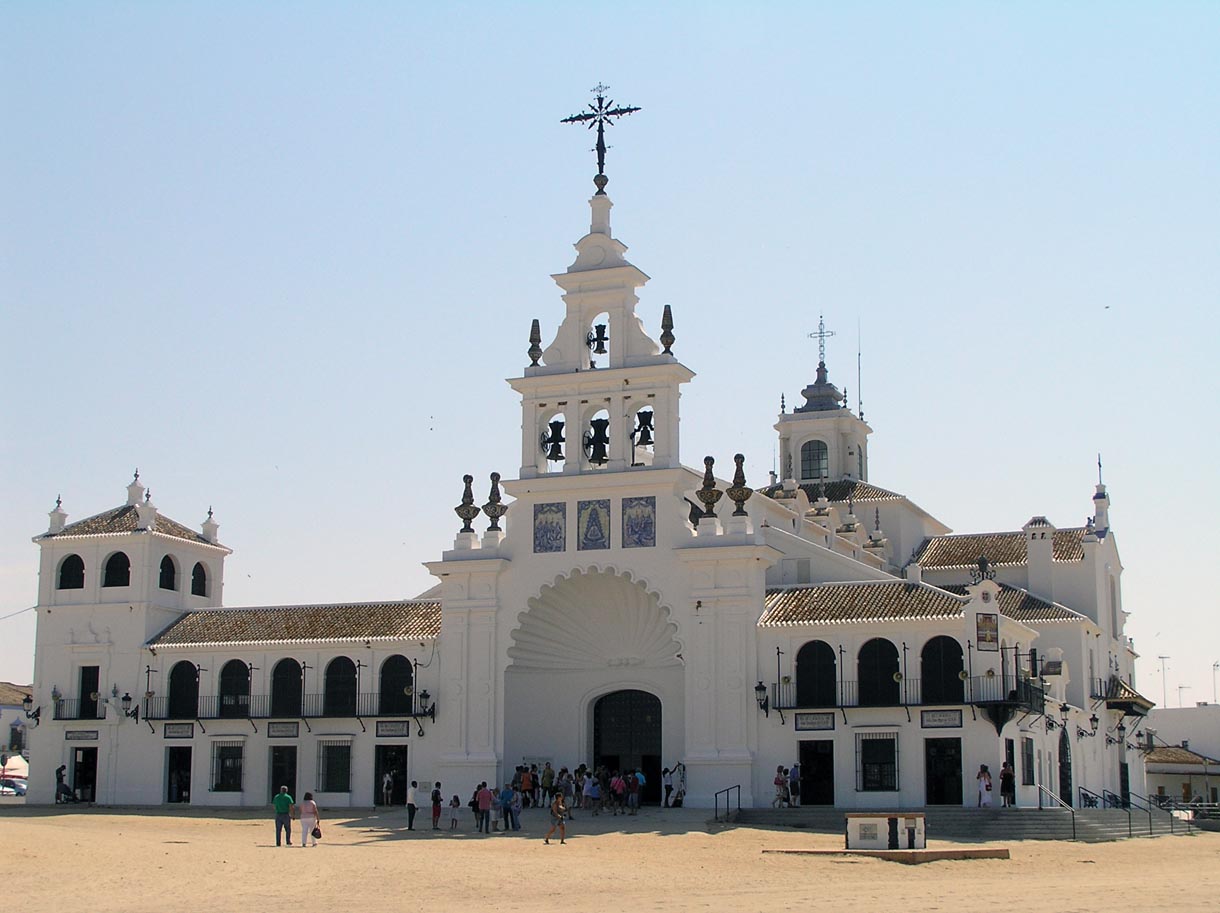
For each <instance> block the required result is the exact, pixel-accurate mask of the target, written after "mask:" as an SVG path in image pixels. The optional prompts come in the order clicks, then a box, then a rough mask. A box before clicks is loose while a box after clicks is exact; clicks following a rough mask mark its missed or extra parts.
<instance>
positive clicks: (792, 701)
mask: <svg viewBox="0 0 1220 913" xmlns="http://www.w3.org/2000/svg"><path fill="white" fill-rule="evenodd" d="M807 690H808V691H810V692H811V693H809V694H798V691H797V683H796V682H795V681H787V682H775V683H773V684H772V685H771V706H772V707H774V708H775V709H777V710H826V709H832V708H834V709H837V708H840V707H902V706H907V707H918V706H924V707H943V706H945V705H946V704H950V705H953V704H1013V705H1016V706H1018V707H1022V708H1024V709H1026V710H1029V711H1031V712H1035V713H1042V712H1043V711H1044V710H1045V708H1046V695H1045V692H1044V691H1043V690H1042V689H1041V688H1040V687H1039V686H1037V685H1035V684H1034V683H1033V682H1031V681H1030V680H1029V679H1027V678H1019V679H1016V680H1014V679H1012V678H1005V677H1001V676H996V677H993V678H989V677H987V676H985V675H976V676H973V677H971V678H967V679H965V680H962V679H953V680H952V681H945V682H939V681H938V682H928V683H927V687H925V683H924V682H923V681H922V680H920V679H914V678H912V679H903V680H902V681H899V682H893V681H884V680H883V681H880V682H876V683H871V685H870V683H865V687H864V689H863V692H862V691H861V688H860V683H859V682H854V681H837V682H834V683H833V685H830V684H829V683H827V684H824V685H823V687H817V688H811V689H807Z"/></svg>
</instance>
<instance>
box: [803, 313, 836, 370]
mask: <svg viewBox="0 0 1220 913" xmlns="http://www.w3.org/2000/svg"><path fill="white" fill-rule="evenodd" d="M834 334H835V331H834V330H828V329H826V322H825V321H824V320H823V319H822V315H821V314H818V331H817V332H816V333H810V334H809V338H810V339H816V340H817V341H818V362H819V363H820V364H825V363H826V340H827V339H829V338H830V337H831V336H833V335H834Z"/></svg>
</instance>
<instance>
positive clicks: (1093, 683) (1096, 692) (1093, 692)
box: [1089, 678, 1110, 701]
mask: <svg viewBox="0 0 1220 913" xmlns="http://www.w3.org/2000/svg"><path fill="white" fill-rule="evenodd" d="M1109 691H1110V680H1109V679H1108V678H1094V679H1090V680H1089V700H1092V701H1102V700H1105V699H1106V698H1107V697H1109V696H1110V694H1109Z"/></svg>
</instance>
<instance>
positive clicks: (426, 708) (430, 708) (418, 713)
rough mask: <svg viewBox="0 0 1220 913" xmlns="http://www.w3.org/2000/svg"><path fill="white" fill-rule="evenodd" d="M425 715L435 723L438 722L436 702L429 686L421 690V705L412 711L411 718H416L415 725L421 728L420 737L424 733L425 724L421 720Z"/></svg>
mask: <svg viewBox="0 0 1220 913" xmlns="http://www.w3.org/2000/svg"><path fill="white" fill-rule="evenodd" d="M425 716H426V717H428V719H430V720H432V722H433V723H435V722H436V702H435V701H433V700H432V695H431V694H429V693H428V689H427V688H425V689H424V690H423V691H421V692H419V707H418V708H416V709H414V710H412V712H411V719H413V720H415V727H416V729H418V730H419V732H418V735H419V737H420V738H423V735H424V724H423V723H421V722H420V719H421V717H425Z"/></svg>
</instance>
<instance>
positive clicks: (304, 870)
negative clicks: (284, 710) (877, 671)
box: [0, 804, 1220, 913]
mask: <svg viewBox="0 0 1220 913" xmlns="http://www.w3.org/2000/svg"><path fill="white" fill-rule="evenodd" d="M462 812H463V817H462V819H461V828H462V829H461V830H460V831H459V832H456V833H452V834H451V833H450V832H449V831H439V832H433V831H432V830H430V829H428V830H424V831H419V830H417V831H416V832H414V833H407V832H406V831H405V827H406V813H405V812H404V811H401V810H393V811H390V812H375V813H374V812H368V813H357V814H355V815H353V814H351V813H348V814H343V815H339V814H336V816H335V817H334V818H330V817H329V816H328V815H327V814H326V811H325V809H323V816H324V820H323V830H324V840H323V842H322V845H320V846H318V847H317V848H316V849H315V848H313V847H309V848H305V849H302V848H301V847H299V846H293V847H292V848H277V847H276V846H275V838H274V833H273V827H272V823H271V820H270V819H269V817H268V816H266V815H263V814H255V813H248V812H234V813H231V814H229V813H216V812H214V811H205V810H202V809H200V810H188V811H186V812H185V813H180V812H179V811H177V810H175V811H174V812H172V813H170V812H167V811H165V810H163V809H149V810H146V811H140V810H132V809H123V810H112V809H80V810H76V809H68V810H61V809H55V808H26V807H24V806H22V805H18V804H12V805H10V804H5V805H2V806H0V836H2V838H3V848H4V849H3V853H2V854H0V880H2V883H3V884H4V886H5V897H6V898H7V899H8V901H9V902H10V903H13V904H14V907H13V908H14V909H20V910H23V911H30V913H40V911H44V910H45V911H56V913H63V911H79V910H88V911H99V913H109V911H123V913H128V911H137V913H138V911H157V913H174V911H190V913H199V911H230V910H231V911H245V910H251V911H271V913H274V911H289V910H290V911H293V913H302V911H307V913H308V911H340V910H342V911H350V910H372V911H380V910H416V909H418V910H428V911H449V910H455V911H458V910H462V911H464V910H476V911H485V910H522V911H531V913H560V911H562V913H579V911H584V910H590V911H594V910H596V911H613V910H629V911H650V910H677V911H695V910H699V911H702V910H717V911H719V910H725V909H727V910H743V911H755V910H757V911H764V910H765V911H771V910H777V911H778V910H801V911H808V910H832V909H842V910H866V911H871V910H877V911H883V910H902V911H913V910H914V911H923V910H944V911H950V913H973V911H980V910H993V909H994V910H999V909H1002V908H1003V909H1035V910H1056V911H1063V913H1070V911H1100V910H1127V909H1131V910H1136V909H1138V910H1141V911H1157V910H1174V911H1177V913H1188V911H1201V910H1220V864H1218V862H1220V834H1215V833H1211V834H1208V833H1204V834H1196V835H1194V836H1190V837H1161V838H1157V839H1147V838H1145V839H1136V840H1127V841H1122V842H1118V843H1106V844H1075V843H1053V842H1043V841H1015V842H1012V843H1008V844H999V845H1005V846H1008V847H1009V848H1010V850H1011V852H1012V858H1011V859H1010V860H1007V861H1000V860H981V861H980V860H975V861H961V862H935V863H930V864H926V865H921V866H903V865H898V864H895V863H891V862H883V861H881V860H876V859H862V858H847V857H821V856H793V855H773V854H767V855H764V854H762V853H761V850H763V849H764V848H767V849H792V848H826V849H832V848H840V847H842V838H841V837H838V836H835V835H827V834H809V833H805V832H802V831H796V830H787V829H762V828H736V827H720V826H716V825H714V824H712V825H709V823H708V817H709V816H708V813H707V812H705V811H702V810H696V809H682V810H677V811H665V812H663V811H661V810H659V809H646V810H644V811H642V812H641V813H640V815H639V816H638V817H635V818H624V817H619V818H612V817H611V818H607V817H599V818H590V817H588V816H587V815H584V814H578V816H577V818H576V820H575V821H573V822H572V827H571V830H570V832H569V839H568V843H567V845H565V846H558V845H555V844H552V845H551V846H545V845H544V844H543V842H542V839H541V836H542V833H543V831H544V830H545V827H544V824H543V820H544V819H543V813H542V812H537V811H534V812H531V811H528V810H527V811H526V812H525V820H524V822H523V824H524V830H523V831H522V832H521V833H519V834H511V835H506V834H492V835H491V836H489V837H482V836H479V835H477V834H475V833H473V829H472V826H471V818H470V813H469V811H468V810H466V809H463V810H462ZM423 818H424V816H423V815H422V814H421V815H420V817H419V819H417V822H416V823H417V825H418V824H419V823H421V822H422V823H424V824H425V826H429V822H426V821H423ZM296 836H297V835H296V834H295V833H294V837H296ZM950 845H952V844H949V843H948V842H946V841H932V842H929V847H932V846H950ZM972 845H979V844H972Z"/></svg>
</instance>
